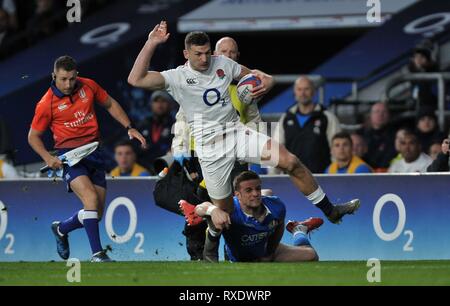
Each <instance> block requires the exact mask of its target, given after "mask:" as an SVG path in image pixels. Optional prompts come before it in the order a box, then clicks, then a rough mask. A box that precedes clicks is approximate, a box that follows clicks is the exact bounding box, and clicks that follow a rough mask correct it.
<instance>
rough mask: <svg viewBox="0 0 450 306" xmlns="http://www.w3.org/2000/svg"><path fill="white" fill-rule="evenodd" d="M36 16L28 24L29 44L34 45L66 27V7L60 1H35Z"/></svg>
mask: <svg viewBox="0 0 450 306" xmlns="http://www.w3.org/2000/svg"><path fill="white" fill-rule="evenodd" d="M35 3H36V9H35V11H34V15H33V16H32V17H31V18H30V20H29V21H28V24H27V32H28V42H29V43H30V44H34V43H36V42H37V41H39V40H42V39H43V38H46V37H49V36H51V35H53V34H54V33H56V32H57V31H59V30H60V29H61V28H63V27H65V26H66V19H65V18H66V16H65V14H64V12H65V11H64V10H63V9H64V7H63V6H61V2H60V1H55V0H35Z"/></svg>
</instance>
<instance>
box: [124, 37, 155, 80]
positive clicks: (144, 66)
mask: <svg viewBox="0 0 450 306" xmlns="http://www.w3.org/2000/svg"><path fill="white" fill-rule="evenodd" d="M156 47H157V44H156V43H154V42H152V41H151V40H147V42H146V43H145V45H144V47H143V48H142V50H141V52H140V53H139V55H138V57H137V58H136V61H135V62H134V65H133V68H132V69H131V72H130V75H129V76H128V82H129V83H130V84H132V85H133V86H137V87H142V86H143V84H142V81H143V80H144V78H145V77H146V75H147V72H148V69H149V67H150V61H151V59H152V57H153V54H154V53H155V50H156Z"/></svg>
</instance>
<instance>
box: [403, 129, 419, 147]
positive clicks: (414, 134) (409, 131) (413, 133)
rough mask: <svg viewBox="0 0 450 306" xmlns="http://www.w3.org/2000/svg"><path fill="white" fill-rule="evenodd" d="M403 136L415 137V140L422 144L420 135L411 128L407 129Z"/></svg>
mask: <svg viewBox="0 0 450 306" xmlns="http://www.w3.org/2000/svg"><path fill="white" fill-rule="evenodd" d="M403 137H412V138H413V139H414V142H417V143H418V144H420V141H419V136H418V135H417V133H416V132H415V131H413V130H411V129H405V135H404V136H403Z"/></svg>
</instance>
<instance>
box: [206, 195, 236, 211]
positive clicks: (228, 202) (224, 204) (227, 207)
mask: <svg viewBox="0 0 450 306" xmlns="http://www.w3.org/2000/svg"><path fill="white" fill-rule="evenodd" d="M211 202H212V203H213V204H214V205H215V206H217V207H219V208H220V209H222V210H223V211H226V212H228V213H230V212H232V211H233V197H232V196H231V195H230V196H228V197H226V198H225V199H220V200H218V199H214V198H211Z"/></svg>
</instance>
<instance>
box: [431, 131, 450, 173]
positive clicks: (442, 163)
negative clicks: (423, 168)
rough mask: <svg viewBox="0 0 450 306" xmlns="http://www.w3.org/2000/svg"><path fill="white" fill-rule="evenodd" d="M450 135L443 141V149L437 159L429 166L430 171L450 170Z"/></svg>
mask: <svg viewBox="0 0 450 306" xmlns="http://www.w3.org/2000/svg"><path fill="white" fill-rule="evenodd" d="M449 145H450V137H449V138H447V139H444V140H443V141H442V145H441V150H440V152H439V153H438V154H437V156H436V159H435V160H434V161H433V163H432V164H431V165H430V166H429V167H428V169H427V171H428V172H447V171H450V149H449Z"/></svg>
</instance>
